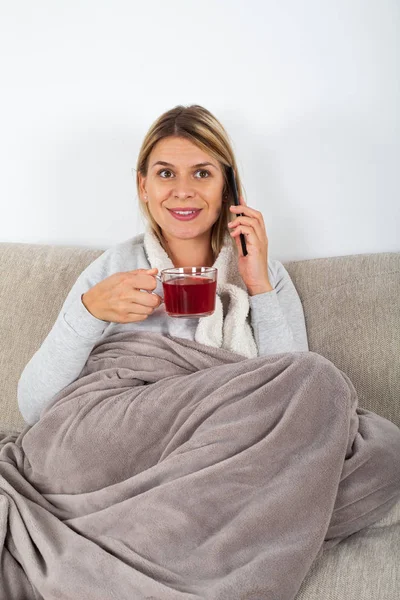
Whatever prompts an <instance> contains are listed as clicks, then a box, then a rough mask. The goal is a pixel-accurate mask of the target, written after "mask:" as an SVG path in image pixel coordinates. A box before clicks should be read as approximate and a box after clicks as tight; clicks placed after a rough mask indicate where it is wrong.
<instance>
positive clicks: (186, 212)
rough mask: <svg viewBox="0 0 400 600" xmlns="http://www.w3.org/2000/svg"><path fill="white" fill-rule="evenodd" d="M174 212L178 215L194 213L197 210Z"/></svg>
mask: <svg viewBox="0 0 400 600" xmlns="http://www.w3.org/2000/svg"><path fill="white" fill-rule="evenodd" d="M172 212H174V213H176V214H177V215H192V214H193V213H195V212H196V211H195V210H186V211H179V210H174V211H172Z"/></svg>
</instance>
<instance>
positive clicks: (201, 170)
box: [196, 169, 210, 179]
mask: <svg viewBox="0 0 400 600" xmlns="http://www.w3.org/2000/svg"><path fill="white" fill-rule="evenodd" d="M196 173H207V177H200V179H207V178H208V175H210V171H207V169H199V170H198V171H196Z"/></svg>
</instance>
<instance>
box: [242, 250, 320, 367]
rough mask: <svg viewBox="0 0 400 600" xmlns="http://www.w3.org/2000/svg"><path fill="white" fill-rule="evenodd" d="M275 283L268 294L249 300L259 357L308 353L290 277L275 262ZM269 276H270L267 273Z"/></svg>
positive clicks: (300, 313) (296, 297)
mask: <svg viewBox="0 0 400 600" xmlns="http://www.w3.org/2000/svg"><path fill="white" fill-rule="evenodd" d="M274 267H275V268H274V271H275V272H274V275H273V277H270V281H271V282H272V281H275V285H274V286H273V287H274V289H273V290H272V291H270V292H265V293H263V294H257V295H255V296H249V302H250V309H251V325H252V328H253V331H254V336H255V340H256V343H257V347H258V355H259V356H268V355H269V354H278V353H283V352H308V351H309V348H308V339H307V330H306V324H305V319H304V312H303V307H302V304H301V300H300V297H299V295H298V293H297V290H296V288H295V286H294V284H293V282H292V280H291V278H290V275H289V273H288V272H287V270H286V269H285V267H284V266H283V265H282V263H280V262H279V261H274ZM270 275H271V273H270Z"/></svg>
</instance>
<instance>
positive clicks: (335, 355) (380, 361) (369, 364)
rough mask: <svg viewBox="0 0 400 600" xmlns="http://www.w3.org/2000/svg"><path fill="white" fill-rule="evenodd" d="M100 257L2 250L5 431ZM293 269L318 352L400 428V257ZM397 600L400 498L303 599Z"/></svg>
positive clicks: (320, 565) (17, 418)
mask: <svg viewBox="0 0 400 600" xmlns="http://www.w3.org/2000/svg"><path fill="white" fill-rule="evenodd" d="M101 253H102V250H94V249H90V248H82V247H61V246H50V245H49V246H46V245H34V244H18V243H2V244H0V277H1V286H0V330H1V341H0V382H1V383H0V385H1V395H0V430H3V431H4V430H6V431H9V430H10V431H12V430H18V431H20V430H22V429H23V428H24V427H25V426H26V425H25V423H24V421H23V419H22V417H21V415H20V413H19V411H18V405H17V396H16V387H17V382H18V379H19V376H20V373H21V371H22V370H23V368H24V366H25V364H26V363H27V362H28V361H29V359H30V357H31V356H32V354H33V353H34V352H35V351H36V350H37V349H38V348H39V346H40V345H41V343H42V341H43V340H44V338H45V337H46V335H47V333H48V332H49V331H50V329H51V327H52V325H53V323H54V321H55V319H56V317H57V315H58V313H59V311H60V309H61V306H62V304H63V301H64V299H65V297H66V295H67V293H68V291H69V290H70V288H71V287H72V285H73V283H74V282H75V280H76V278H77V277H78V275H79V273H80V272H81V271H82V270H83V269H84V268H85V267H86V266H87V265H88V264H89V263H90V262H92V261H93V260H94V259H95V258H96V257H97V256H99V255H100V254H101ZM285 267H286V268H287V270H288V271H289V273H290V275H291V277H292V280H293V282H294V284H295V286H296V288H297V290H298V292H299V295H300V298H301V300H302V303H303V307H304V313H305V318H306V325H307V331H308V337H309V346H310V350H312V351H314V352H318V353H320V354H322V355H323V356H325V357H327V358H328V359H329V360H331V361H332V362H333V363H334V364H335V365H336V366H337V367H339V368H340V369H341V370H343V371H344V372H345V373H347V375H348V376H349V377H350V379H351V380H352V382H353V384H354V386H355V388H356V390H357V392H358V397H359V404H360V406H362V407H364V408H367V409H369V410H372V411H374V412H376V413H378V414H380V415H382V416H384V417H386V418H387V419H389V420H391V421H392V422H394V423H396V424H397V425H398V426H400V252H398V253H381V254H364V255H362V254H361V255H354V256H342V257H334V258H322V259H313V260H303V261H297V262H290V263H285ZM399 461H400V457H399ZM399 598H400V501H399V502H398V503H397V505H396V506H395V507H394V508H393V509H392V510H391V511H390V513H388V515H387V516H386V517H385V518H384V519H382V520H381V521H379V522H377V523H375V524H374V525H373V526H371V527H368V528H366V529H364V530H363V531H361V532H359V533H356V534H354V535H352V536H350V537H349V538H347V539H346V540H345V541H343V542H342V543H340V544H339V545H338V546H336V547H335V548H333V549H331V550H329V551H326V552H325V553H324V554H323V555H322V556H320V557H319V558H318V559H317V560H316V561H315V562H314V564H313V566H312V568H311V570H310V572H309V573H308V575H307V577H306V579H305V580H304V582H303V584H302V587H301V589H300V591H299V594H298V596H297V599H298V600H336V599H340V600H344V599H346V600H360V599H363V600H378V599H379V600H389V599H390V600H395V599H399ZM260 600H262V599H261V598H260Z"/></svg>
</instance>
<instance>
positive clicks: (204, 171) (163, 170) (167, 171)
mask: <svg viewBox="0 0 400 600" xmlns="http://www.w3.org/2000/svg"><path fill="white" fill-rule="evenodd" d="M161 173H172V171H171V170H170V169H161V170H160V171H158V173H157V175H160V177H161V179H171V178H170V177H163V176H162V175H161ZM196 173H207V177H198V179H208V177H209V175H211V173H210V171H207V169H198V170H197V171H196Z"/></svg>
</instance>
